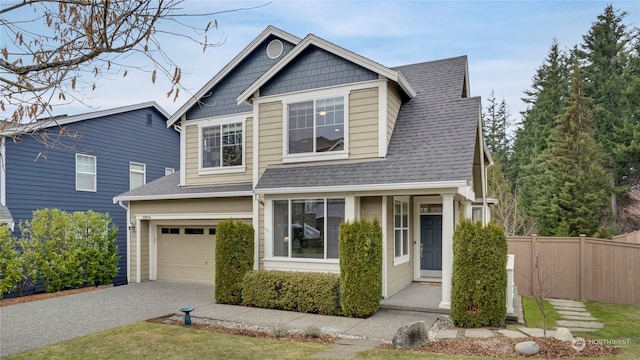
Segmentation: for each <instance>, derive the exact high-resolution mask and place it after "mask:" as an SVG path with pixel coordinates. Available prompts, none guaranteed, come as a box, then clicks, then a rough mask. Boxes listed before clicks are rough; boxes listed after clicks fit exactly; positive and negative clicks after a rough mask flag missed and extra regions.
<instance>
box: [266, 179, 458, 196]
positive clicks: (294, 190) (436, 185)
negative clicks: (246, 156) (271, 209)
mask: <svg viewBox="0 0 640 360" xmlns="http://www.w3.org/2000/svg"><path fill="white" fill-rule="evenodd" d="M467 186H469V181H467V180H454V181H437V182H419V183H397V184H367V185H347V186H345V185H338V186H314V187H285V188H269V189H256V190H255V193H256V194H261V195H278V194H302V193H321V192H354V191H385V190H387V191H395V190H421V189H442V188H460V187H467Z"/></svg>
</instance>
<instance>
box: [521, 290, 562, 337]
mask: <svg viewBox="0 0 640 360" xmlns="http://www.w3.org/2000/svg"><path fill="white" fill-rule="evenodd" d="M522 306H523V308H524V321H525V322H526V323H527V326H528V327H532V328H542V313H541V312H540V308H539V307H538V303H536V300H535V298H533V297H531V296H523V297H522ZM544 312H545V314H546V318H547V330H553V329H555V328H556V321H557V320H559V317H558V313H557V312H556V311H555V310H554V309H553V305H551V304H550V303H549V302H548V301H545V302H544Z"/></svg>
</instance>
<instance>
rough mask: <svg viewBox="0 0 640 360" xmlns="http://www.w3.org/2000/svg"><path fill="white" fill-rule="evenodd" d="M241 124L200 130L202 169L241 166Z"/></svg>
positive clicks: (214, 126) (222, 125) (208, 127)
mask: <svg viewBox="0 0 640 360" xmlns="http://www.w3.org/2000/svg"><path fill="white" fill-rule="evenodd" d="M242 127H243V125H242V123H241V122H239V123H232V124H221V125H213V126H207V127H202V128H201V131H202V133H201V138H202V144H201V145H202V147H201V149H202V156H201V158H202V163H201V166H202V168H203V169H210V168H225V167H232V166H241V165H243V155H242V152H243V144H242Z"/></svg>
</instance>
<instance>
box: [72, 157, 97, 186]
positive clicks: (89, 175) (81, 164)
mask: <svg viewBox="0 0 640 360" xmlns="http://www.w3.org/2000/svg"><path fill="white" fill-rule="evenodd" d="M76 190H77V191H97V181H96V157H95V156H92V155H85V154H76Z"/></svg>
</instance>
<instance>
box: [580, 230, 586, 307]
mask: <svg viewBox="0 0 640 360" xmlns="http://www.w3.org/2000/svg"><path fill="white" fill-rule="evenodd" d="M586 240H587V239H586V235H585V234H580V300H587V241H586Z"/></svg>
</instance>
